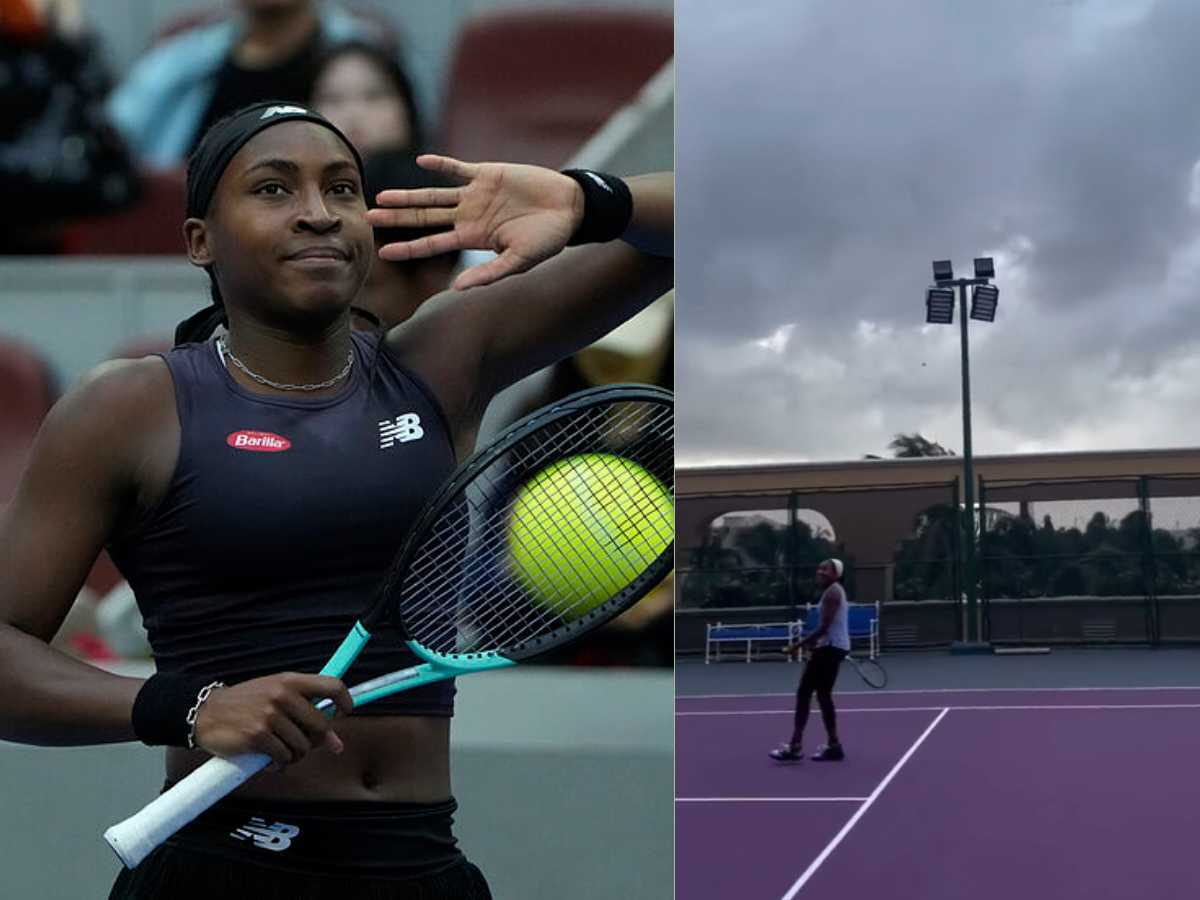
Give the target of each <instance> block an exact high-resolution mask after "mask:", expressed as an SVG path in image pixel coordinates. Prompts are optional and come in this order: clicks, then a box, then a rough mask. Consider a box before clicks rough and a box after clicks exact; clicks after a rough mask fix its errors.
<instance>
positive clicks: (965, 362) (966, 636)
mask: <svg viewBox="0 0 1200 900" xmlns="http://www.w3.org/2000/svg"><path fill="white" fill-rule="evenodd" d="M980 280H981V279H974V278H960V279H959V280H958V320H959V331H960V333H961V335H962V412H963V476H964V478H965V479H966V485H965V486H966V491H965V499H966V502H967V521H966V538H967V539H966V542H965V544H964V546H965V548H966V551H967V553H966V557H967V558H966V559H965V560H964V566H963V568H964V569H965V572H964V580H965V581H966V588H967V614H966V619H965V620H964V621H963V643H964V644H977V643H979V642H980V641H981V640H982V636H981V635H980V634H979V624H980V623H979V590H978V584H977V582H976V577H975V535H976V530H975V462H974V459H973V457H972V456H971V355H970V351H969V350H968V347H967V285H968V284H977V283H979V281H980Z"/></svg>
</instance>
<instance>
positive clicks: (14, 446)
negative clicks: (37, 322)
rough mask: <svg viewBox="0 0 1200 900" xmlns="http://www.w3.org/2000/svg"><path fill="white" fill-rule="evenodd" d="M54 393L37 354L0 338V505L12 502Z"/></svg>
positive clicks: (50, 379)
mask: <svg viewBox="0 0 1200 900" xmlns="http://www.w3.org/2000/svg"><path fill="white" fill-rule="evenodd" d="M56 393H57V390H56V388H55V384H54V378H53V376H52V375H51V372H50V368H49V366H48V365H47V364H46V362H45V361H44V360H43V359H42V358H41V356H39V355H38V353H37V352H36V351H35V350H33V349H32V348H31V347H28V346H26V345H24V344H22V343H19V342H17V341H14V340H12V339H10V338H3V337H0V503H5V502H7V501H8V500H10V499H12V496H13V494H14V493H15V491H16V488H17V482H18V480H19V479H20V477H21V470H22V469H23V468H24V466H25V460H26V458H27V457H28V456H29V448H30V446H31V445H32V444H33V438H34V436H35V435H36V434H37V430H38V428H39V427H40V426H41V424H42V419H44V418H45V417H46V413H47V412H49V411H50V407H51V406H53V405H54V400H55V396H56Z"/></svg>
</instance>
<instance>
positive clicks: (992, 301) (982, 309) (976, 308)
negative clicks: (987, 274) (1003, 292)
mask: <svg viewBox="0 0 1200 900" xmlns="http://www.w3.org/2000/svg"><path fill="white" fill-rule="evenodd" d="M999 302H1000V289H999V288H998V287H996V286H995V285H994V284H977V285H975V289H974V290H973V291H972V292H971V318H972V319H978V320H979V321H980V322H995V321H996V304H997V303H999Z"/></svg>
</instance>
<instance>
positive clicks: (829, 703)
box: [792, 645, 846, 745]
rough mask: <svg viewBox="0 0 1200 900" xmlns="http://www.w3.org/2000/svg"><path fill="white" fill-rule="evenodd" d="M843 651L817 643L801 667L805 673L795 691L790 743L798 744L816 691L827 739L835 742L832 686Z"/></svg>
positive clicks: (835, 711) (835, 729) (835, 680)
mask: <svg viewBox="0 0 1200 900" xmlns="http://www.w3.org/2000/svg"><path fill="white" fill-rule="evenodd" d="M845 658H846V651H845V650H842V649H840V648H838V647H830V646H828V645H827V646H824V647H818V648H817V649H816V650H814V651H813V654H812V657H811V658H810V659H809V661H808V663H807V664H806V665H805V667H804V675H803V676H801V678H800V688H799V689H798V690H797V691H796V724H795V727H794V728H793V730H792V743H793V744H797V745H798V744H800V743H802V739H803V737H804V726H805V724H806V723H807V722H808V707H809V706H810V705H811V704H812V695H813V694H814V693H815V694H816V695H817V703H819V704H820V706H821V719H822V720H823V721H824V722H825V732H826V734H828V735H829V742H830V743H831V744H832V743H836V742H837V740H838V733H837V710H835V709H834V706H833V686H834V684H835V683H836V682H837V677H838V670H839V669H840V668H841V667H842V660H843V659H845Z"/></svg>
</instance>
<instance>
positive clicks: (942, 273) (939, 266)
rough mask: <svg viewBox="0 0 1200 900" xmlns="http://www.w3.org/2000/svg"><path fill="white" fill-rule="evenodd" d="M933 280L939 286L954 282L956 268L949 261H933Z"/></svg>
mask: <svg viewBox="0 0 1200 900" xmlns="http://www.w3.org/2000/svg"><path fill="white" fill-rule="evenodd" d="M933 280H934V281H936V282H937V283H938V284H941V283H942V282H943V281H953V280H954V266H953V265H952V264H951V262H950V260H948V259H935V260H934V261H933Z"/></svg>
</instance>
